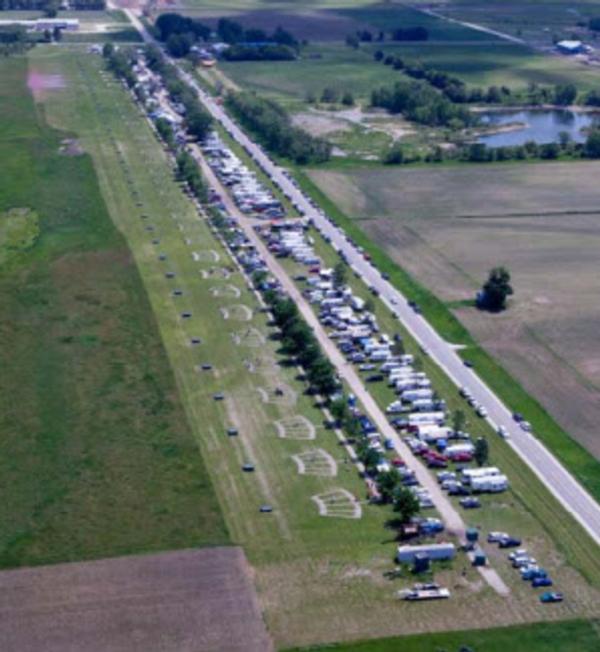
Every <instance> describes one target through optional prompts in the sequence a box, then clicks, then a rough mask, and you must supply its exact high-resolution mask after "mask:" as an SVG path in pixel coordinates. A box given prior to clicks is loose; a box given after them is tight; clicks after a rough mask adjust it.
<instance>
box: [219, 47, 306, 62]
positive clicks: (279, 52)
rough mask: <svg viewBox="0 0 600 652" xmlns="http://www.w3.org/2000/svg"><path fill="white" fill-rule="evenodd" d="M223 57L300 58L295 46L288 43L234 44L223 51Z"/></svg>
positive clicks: (233, 58)
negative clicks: (292, 46)
mask: <svg viewBox="0 0 600 652" xmlns="http://www.w3.org/2000/svg"><path fill="white" fill-rule="evenodd" d="M223 58H224V59H226V60H227V61H293V60H294V59H297V58H298V54H297V52H296V50H295V49H294V48H291V47H289V46H288V45H277V44H269V43H267V44H264V45H260V46H256V45H244V44H243V43H242V44H237V45H232V46H231V47H230V48H229V49H228V50H225V51H224V52H223Z"/></svg>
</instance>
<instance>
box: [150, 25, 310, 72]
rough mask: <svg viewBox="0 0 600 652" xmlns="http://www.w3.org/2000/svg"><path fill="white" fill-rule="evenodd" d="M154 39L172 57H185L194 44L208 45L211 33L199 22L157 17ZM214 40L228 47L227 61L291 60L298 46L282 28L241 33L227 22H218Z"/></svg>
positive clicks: (208, 28) (250, 30)
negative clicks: (157, 40)
mask: <svg viewBox="0 0 600 652" xmlns="http://www.w3.org/2000/svg"><path fill="white" fill-rule="evenodd" d="M154 29H155V34H156V36H157V38H158V39H159V40H161V41H163V42H164V43H165V44H166V47H167V51H168V52H169V53H170V54H171V55H172V56H174V57H185V56H187V54H189V52H190V50H191V48H192V47H193V46H194V45H195V44H196V43H198V42H206V41H208V40H209V39H210V38H211V36H212V34H213V29H212V28H211V27H210V26H209V25H206V24H205V23H202V22H201V21H199V20H196V19H193V18H189V17H187V16H181V15H180V14H176V13H165V14H161V15H160V16H159V17H158V18H157V19H156V23H155V26H154ZM216 35H217V38H218V39H219V40H221V41H223V42H225V43H229V44H230V45H231V47H230V49H229V50H226V51H225V52H224V56H225V58H227V59H228V60H230V61H260V60H273V61H287V60H290V59H295V58H296V56H297V48H298V46H299V43H298V41H297V40H296V38H295V37H294V36H293V35H292V34H290V32H288V31H286V30H285V29H283V28H282V27H278V28H277V29H276V30H275V31H274V32H273V33H271V34H268V33H267V32H266V31H265V30H263V29H255V28H252V29H244V27H243V26H242V25H241V24H240V23H238V22H236V21H234V20H230V19H229V18H221V19H220V20H219V22H218V23H217V28H216Z"/></svg>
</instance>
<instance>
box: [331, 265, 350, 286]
mask: <svg viewBox="0 0 600 652" xmlns="http://www.w3.org/2000/svg"><path fill="white" fill-rule="evenodd" d="M332 280H333V284H334V286H335V287H336V288H339V287H342V286H343V285H346V282H347V280H348V266H347V265H346V263H344V262H342V261H340V262H339V263H338V264H337V265H336V266H335V267H334V268H333V279H332Z"/></svg>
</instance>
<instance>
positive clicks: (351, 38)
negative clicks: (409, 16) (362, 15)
mask: <svg viewBox="0 0 600 652" xmlns="http://www.w3.org/2000/svg"><path fill="white" fill-rule="evenodd" d="M389 39H390V40H391V41H427V40H428V39H429V31H428V30H427V28H426V27H423V26H422V25H415V26H413V27H396V28H394V29H392V30H390V32H389ZM385 40H386V33H385V32H383V31H380V32H378V33H373V32H371V31H370V30H368V29H360V30H358V31H356V32H355V33H354V34H348V36H347V37H346V45H349V46H350V47H354V48H358V47H359V46H360V44H361V43H373V42H376V43H383V41H385Z"/></svg>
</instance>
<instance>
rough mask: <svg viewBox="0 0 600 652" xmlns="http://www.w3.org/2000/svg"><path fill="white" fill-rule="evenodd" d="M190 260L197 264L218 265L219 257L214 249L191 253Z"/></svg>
mask: <svg viewBox="0 0 600 652" xmlns="http://www.w3.org/2000/svg"><path fill="white" fill-rule="evenodd" d="M179 226H181V224H180V225H179ZM192 258H193V259H194V260H195V261H196V262H197V263H199V262H206V263H207V262H214V263H218V262H219V261H220V260H221V256H219V253H218V252H217V251H215V250H214V249H205V250H204V251H192Z"/></svg>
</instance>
